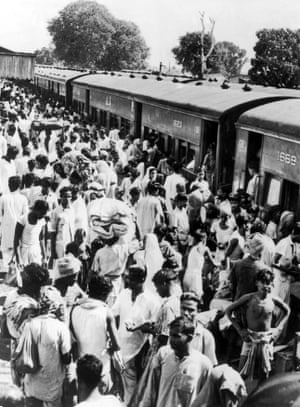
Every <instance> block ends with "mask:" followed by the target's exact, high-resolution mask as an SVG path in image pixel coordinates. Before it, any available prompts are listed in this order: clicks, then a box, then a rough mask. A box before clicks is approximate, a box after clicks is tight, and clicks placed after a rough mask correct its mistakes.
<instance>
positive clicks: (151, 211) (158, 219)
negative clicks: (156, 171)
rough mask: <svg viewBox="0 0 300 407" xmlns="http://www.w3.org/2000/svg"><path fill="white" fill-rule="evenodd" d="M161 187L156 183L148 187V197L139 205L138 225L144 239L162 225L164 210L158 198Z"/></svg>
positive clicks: (141, 200) (137, 209) (137, 210)
mask: <svg viewBox="0 0 300 407" xmlns="http://www.w3.org/2000/svg"><path fill="white" fill-rule="evenodd" d="M158 194H159V186H158V185H156V184H155V183H150V184H149V185H148V195H146V196H144V197H143V198H141V199H140V200H139V202H138V203H137V208H136V213H137V224H138V226H139V230H140V233H141V237H142V238H143V237H144V236H145V235H146V234H147V233H152V232H153V230H154V228H155V226H157V225H159V224H161V223H162V219H163V210H162V206H161V203H160V200H159V198H158Z"/></svg>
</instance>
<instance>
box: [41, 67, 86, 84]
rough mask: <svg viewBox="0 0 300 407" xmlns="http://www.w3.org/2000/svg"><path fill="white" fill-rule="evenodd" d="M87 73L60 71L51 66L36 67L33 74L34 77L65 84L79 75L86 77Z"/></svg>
mask: <svg viewBox="0 0 300 407" xmlns="http://www.w3.org/2000/svg"><path fill="white" fill-rule="evenodd" d="M87 73H88V72H82V71H77V70H74V69H62V68H56V67H51V66H49V67H48V66H46V67H45V66H36V67H35V70H34V74H35V75H36V76H39V77H42V78H45V79H49V80H54V81H57V82H60V83H65V82H67V81H68V80H70V79H73V78H77V77H78V76H80V75H86V74H87Z"/></svg>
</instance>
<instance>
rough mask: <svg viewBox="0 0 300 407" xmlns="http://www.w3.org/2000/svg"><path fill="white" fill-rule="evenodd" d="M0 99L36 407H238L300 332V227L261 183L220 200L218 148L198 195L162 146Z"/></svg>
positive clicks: (6, 255) (10, 258)
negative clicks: (262, 203)
mask: <svg viewBox="0 0 300 407" xmlns="http://www.w3.org/2000/svg"><path fill="white" fill-rule="evenodd" d="M0 92H1V100H0V117H1V124H0V194H1V197H0V220H1V226H0V230H1V253H2V271H3V272H4V274H5V281H6V282H7V283H8V284H11V285H15V286H16V287H15V288H14V289H12V290H11V291H10V292H9V293H8V295H7V297H6V300H5V303H4V307H3V314H2V318H1V335H2V337H5V336H6V337H8V338H10V340H11V372H12V378H13V382H14V384H15V385H16V386H18V387H19V388H20V389H21V390H22V394H24V397H25V401H26V406H32V407H40V406H43V405H44V406H48V407H59V406H67V407H69V406H73V405H75V404H76V403H79V404H78V405H80V406H82V407H88V406H94V405H98V404H99V405H100V404H101V405H103V406H118V405H120V403H123V405H126V406H130V407H139V406H140V407H168V406H170V407H172V406H178V407H181V406H182V407H198V406H199V407H200V406H208V407H209V406H210V407H212V406H226V407H229V406H238V405H239V404H240V403H241V401H242V400H243V399H244V398H245V397H246V394H247V389H248V390H249V388H252V387H253V384H254V383H255V384H257V383H258V384H259V383H261V382H262V381H263V380H265V379H266V378H268V377H269V375H270V374H272V371H274V363H273V359H274V346H275V345H278V344H280V345H286V346H287V347H288V346H289V342H290V341H292V340H293V337H294V334H295V332H296V331H297V329H298V325H299V318H298V312H299V309H300V307H299V305H300V302H299V298H300V290H299V288H300V285H299V276H300V271H299V269H298V264H299V262H300V223H298V222H296V219H295V215H294V213H292V212H289V211H283V210H282V208H279V207H272V208H270V209H268V210H267V209H261V208H260V207H259V206H257V205H256V202H255V185H254V184H255V183H254V181H253V174H252V173H251V171H250V176H251V177H252V178H251V177H250V181H249V183H250V185H249V187H248V188H247V191H243V190H239V191H237V192H236V193H234V194H233V193H230V194H229V193H228V192H227V191H225V190H222V189H220V190H217V191H215V190H214V185H213V183H214V177H213V169H212V168H213V166H214V163H213V161H214V160H213V156H214V154H213V148H214V146H213V145H211V146H210V147H209V150H208V154H207V155H206V157H205V159H204V160H203V163H202V165H201V168H199V169H198V171H197V176H196V178H195V179H194V180H193V181H192V182H191V181H188V180H187V179H185V178H184V177H183V175H182V171H181V163H179V162H178V161H176V160H175V159H174V158H172V157H166V156H165V155H164V154H163V152H162V151H160V150H159V148H158V140H157V135H156V134H155V132H153V133H151V134H149V136H148V138H147V139H146V140H143V141H142V140H140V139H138V138H135V137H134V136H133V135H131V134H128V132H127V131H126V129H125V128H121V129H119V130H118V129H117V128H116V127H112V128H111V130H110V131H108V132H107V131H106V129H105V128H103V127H101V126H100V125H98V124H95V123H92V122H90V121H89V120H88V118H87V117H85V116H84V115H79V114H77V113H75V112H74V111H72V110H71V109H69V110H67V109H66V108H65V107H64V106H63V105H62V104H61V103H59V102H57V101H54V100H51V99H49V98H45V97H42V96H41V95H39V94H36V93H34V92H33V91H32V90H31V89H29V88H28V89H27V88H22V87H19V86H17V85H15V84H14V83H12V82H8V81H2V82H0ZM252 172H253V171H252ZM255 175H256V174H254V176H255ZM298 357H299V359H300V355H298ZM25 359H26V361H25Z"/></svg>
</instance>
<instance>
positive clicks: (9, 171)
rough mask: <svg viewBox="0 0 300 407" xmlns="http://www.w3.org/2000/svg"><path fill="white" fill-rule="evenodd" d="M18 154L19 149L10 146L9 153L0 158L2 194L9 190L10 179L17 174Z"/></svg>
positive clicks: (0, 191) (0, 189)
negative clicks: (16, 161) (16, 160)
mask: <svg viewBox="0 0 300 407" xmlns="http://www.w3.org/2000/svg"><path fill="white" fill-rule="evenodd" d="M17 155H18V149H17V148H16V147H13V146H8V148H7V153H6V155H5V156H4V157H2V159H1V160H0V194H1V193H2V194H6V193H8V192H9V188H8V179H9V177H13V176H14V175H17V174H16V166H15V158H16V157H17Z"/></svg>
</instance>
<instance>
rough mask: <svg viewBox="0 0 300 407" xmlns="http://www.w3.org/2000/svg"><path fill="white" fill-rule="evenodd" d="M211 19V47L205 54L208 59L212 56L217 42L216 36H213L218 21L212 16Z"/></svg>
mask: <svg viewBox="0 0 300 407" xmlns="http://www.w3.org/2000/svg"><path fill="white" fill-rule="evenodd" d="M209 20H210V22H211V29H210V33H209V36H210V38H211V45H210V48H209V50H208V53H207V54H206V55H205V58H206V59H207V58H209V57H210V55H211V53H212V52H213V49H214V47H215V44H216V40H215V38H214V36H213V33H214V29H215V24H216V22H215V20H214V19H212V18H209Z"/></svg>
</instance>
